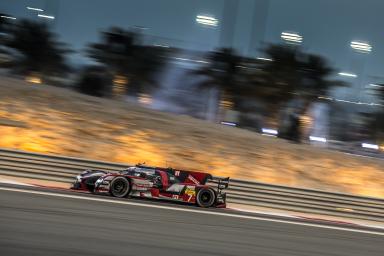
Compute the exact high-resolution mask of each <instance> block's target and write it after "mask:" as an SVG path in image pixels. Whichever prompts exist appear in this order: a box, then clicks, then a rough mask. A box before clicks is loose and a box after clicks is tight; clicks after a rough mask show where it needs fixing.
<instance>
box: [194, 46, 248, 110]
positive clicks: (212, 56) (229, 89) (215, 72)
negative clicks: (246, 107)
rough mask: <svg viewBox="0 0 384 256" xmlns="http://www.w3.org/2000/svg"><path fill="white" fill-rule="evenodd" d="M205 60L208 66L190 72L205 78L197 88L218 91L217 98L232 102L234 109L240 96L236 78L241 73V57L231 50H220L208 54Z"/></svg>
mask: <svg viewBox="0 0 384 256" xmlns="http://www.w3.org/2000/svg"><path fill="white" fill-rule="evenodd" d="M207 59H208V61H209V64H208V65H206V66H203V67H201V68H200V69H198V70H196V71H194V72H192V74H193V75H198V76H203V77H205V79H204V80H203V82H202V83H201V84H200V85H199V87H200V88H202V89H206V88H216V89H218V90H219V92H220V96H219V98H220V99H221V100H229V101H232V102H233V103H234V105H235V108H236V107H237V104H236V103H237V99H238V96H239V95H240V88H239V87H238V85H239V84H238V76H239V75H240V73H241V72H240V69H239V66H240V64H241V57H240V56H238V55H237V54H236V52H235V51H234V50H233V49H230V48H220V49H218V50H217V51H214V52H211V53H209V55H208V57H207Z"/></svg>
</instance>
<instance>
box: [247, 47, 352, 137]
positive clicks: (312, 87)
mask: <svg viewBox="0 0 384 256" xmlns="http://www.w3.org/2000/svg"><path fill="white" fill-rule="evenodd" d="M264 51H265V54H266V56H268V58H270V59H272V60H273V61H268V62H263V63H262V64H261V65H260V69H261V71H258V72H257V73H255V74H252V75H253V76H251V81H250V82H251V83H250V84H251V87H253V88H252V89H251V90H250V91H251V92H252V94H253V95H254V96H255V97H256V98H258V99H259V100H261V101H263V102H265V105H266V111H268V114H270V115H271V116H272V117H274V118H275V116H276V114H277V113H278V112H279V111H280V110H281V108H282V106H283V105H286V104H289V105H290V106H291V108H290V109H291V110H290V111H288V112H289V116H288V119H290V120H294V123H295V125H293V127H294V129H295V130H297V129H296V128H297V127H298V126H299V123H298V122H299V120H300V116H302V115H303V114H304V113H305V112H306V110H307V108H308V106H309V105H310V104H311V103H312V102H313V101H316V100H317V98H318V97H319V96H326V95H327V94H328V93H329V91H330V90H331V89H332V88H334V87H337V86H346V84H345V83H344V82H341V81H335V80H332V79H330V76H331V75H332V74H333V73H334V70H333V69H332V68H331V67H330V66H329V64H328V63H327V61H326V60H325V59H324V58H323V57H321V56H318V55H314V54H307V53H304V52H302V51H301V50H300V49H299V48H297V47H289V46H285V45H276V44H272V45H269V46H268V47H267V48H266V49H265V50H264ZM283 119H284V118H283ZM288 123H289V122H288ZM291 124H292V122H291ZM291 127H292V125H291ZM289 129H290V128H288V131H287V132H288V133H290V134H293V133H292V132H290V131H289ZM292 129H293V128H292ZM281 130H284V128H283V127H281ZM295 136H296V135H295Z"/></svg>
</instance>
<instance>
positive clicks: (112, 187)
mask: <svg viewBox="0 0 384 256" xmlns="http://www.w3.org/2000/svg"><path fill="white" fill-rule="evenodd" d="M228 184H229V177H228V178H216V177H213V176H212V175H210V174H208V173H203V172H194V171H183V170H175V169H172V168H159V167H149V166H143V165H136V166H133V167H128V168H127V169H125V170H122V171H120V172H106V171H99V170H86V171H84V172H82V173H81V174H80V175H78V176H77V177H76V181H75V182H74V183H73V185H72V187H71V188H72V189H75V190H87V191H90V192H92V193H95V194H105V195H111V196H114V197H120V198H122V197H128V196H129V197H141V198H152V199H166V200H171V201H178V202H185V203H189V204H196V205H198V206H200V207H220V208H222V207H226V194H225V193H224V192H223V190H224V189H226V188H228Z"/></svg>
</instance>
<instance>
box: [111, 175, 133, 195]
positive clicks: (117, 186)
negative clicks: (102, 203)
mask: <svg viewBox="0 0 384 256" xmlns="http://www.w3.org/2000/svg"><path fill="white" fill-rule="evenodd" d="M130 191H131V183H130V182H129V180H127V179H126V178H124V177H116V178H114V179H113V180H112V182H111V185H110V188H109V192H110V193H111V195H112V196H114V197H120V198H121V197H126V196H127V195H128V193H129V192H130Z"/></svg>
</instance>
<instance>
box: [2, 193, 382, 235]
mask: <svg viewBox="0 0 384 256" xmlns="http://www.w3.org/2000/svg"><path fill="white" fill-rule="evenodd" d="M0 190H3V191H12V192H21V193H27V194H35V195H44V196H52V197H62V198H71V199H78V200H86V201H96V202H105V203H112V204H122V205H133V206H139V207H146V208H156V209H163V210H173V211H180V212H193V213H199V214H207V215H216V216H223V217H233V218H240V219H250V220H261V221H268V222H275V223H284V224H293V225H300V226H307V227H316V228H324V229H332V230H341V231H348V232H356V233H364V234H371V235H378V236H384V232H375V231H367V230H359V229H355V228H344V227H335V226H329V225H321V224H311V223H300V222H294V221H287V220H276V219H269V218H262V217H255V216H248V215H240V214H231V213H223V212H214V211H202V210H196V209H187V208H177V207H171V206H163V205H151V204H142V203H136V202H132V201H117V200H111V199H103V198H96V197H94V198H92V197H84V196H78V195H67V194H58V193H51V192H42V191H33V190H24V189H17V188H1V187H0Z"/></svg>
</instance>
